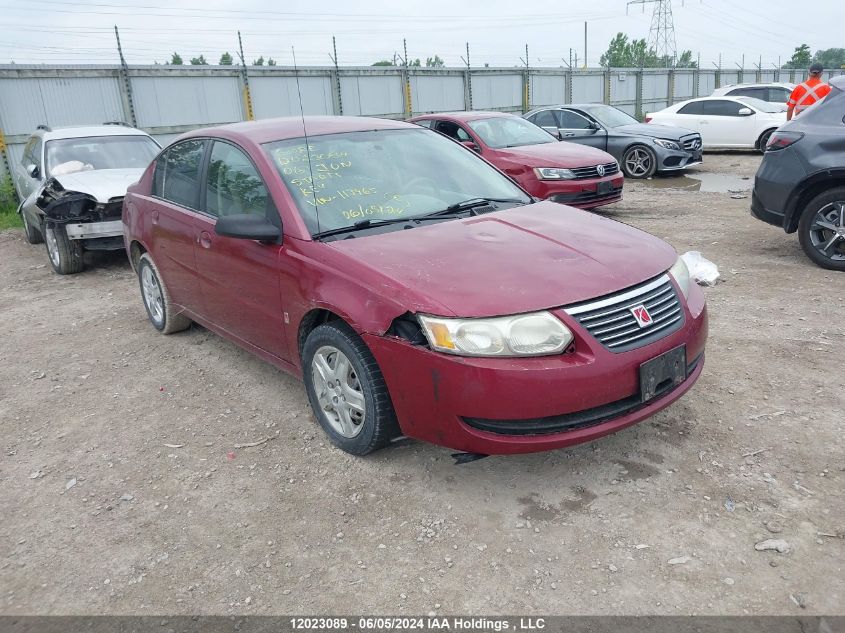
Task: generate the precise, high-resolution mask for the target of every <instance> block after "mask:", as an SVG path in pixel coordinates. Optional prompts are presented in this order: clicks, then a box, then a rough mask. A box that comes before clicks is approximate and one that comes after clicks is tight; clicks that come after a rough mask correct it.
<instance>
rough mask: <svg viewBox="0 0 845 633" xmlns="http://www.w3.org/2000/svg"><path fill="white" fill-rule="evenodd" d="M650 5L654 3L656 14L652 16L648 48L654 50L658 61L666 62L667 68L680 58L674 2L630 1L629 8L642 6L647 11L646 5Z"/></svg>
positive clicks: (662, 0) (659, 0)
mask: <svg viewBox="0 0 845 633" xmlns="http://www.w3.org/2000/svg"><path fill="white" fill-rule="evenodd" d="M649 3H654V12H653V13H652V14H651V30H649V32H648V47H649V48H650V49H654V52H655V53H656V54H657V57H658V59H660V60H661V61H663V62H665V64H666V65H667V66H669V65H672V64H674V63H675V60H676V59H677V56H678V46H677V44H676V43H675V22H674V20H673V19H672V2H671V0H629V2H628V6H629V7H630V6H631V5H632V4H641V5H643V11H645V5H646V4H649ZM626 10H627V9H626Z"/></svg>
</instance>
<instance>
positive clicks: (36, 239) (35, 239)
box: [21, 209, 44, 244]
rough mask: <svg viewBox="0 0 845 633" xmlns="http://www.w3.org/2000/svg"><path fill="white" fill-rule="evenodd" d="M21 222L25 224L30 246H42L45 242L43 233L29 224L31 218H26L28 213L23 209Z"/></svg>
mask: <svg viewBox="0 0 845 633" xmlns="http://www.w3.org/2000/svg"><path fill="white" fill-rule="evenodd" d="M21 221H22V222H23V232H24V235H25V236H26V241H27V242H29V243H30V244H40V243H41V242H43V241H44V236H42V235H41V231H39V230H38V229H36V228H35V227H34V226H32V225H31V224H30V223H29V218H27V217H26V211H24V210H23V209H21Z"/></svg>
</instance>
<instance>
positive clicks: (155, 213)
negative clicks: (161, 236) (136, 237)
mask: <svg viewBox="0 0 845 633" xmlns="http://www.w3.org/2000/svg"><path fill="white" fill-rule="evenodd" d="M150 216H152V219H153V224H158V209H153V212H152V213H151V214H150Z"/></svg>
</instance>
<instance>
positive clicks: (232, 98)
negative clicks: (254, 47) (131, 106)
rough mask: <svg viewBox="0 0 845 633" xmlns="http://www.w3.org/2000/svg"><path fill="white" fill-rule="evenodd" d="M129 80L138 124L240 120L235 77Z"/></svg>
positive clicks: (238, 96)
mask: <svg viewBox="0 0 845 633" xmlns="http://www.w3.org/2000/svg"><path fill="white" fill-rule="evenodd" d="M131 82H132V96H133V98H134V100H135V115H136V116H137V118H138V125H140V126H141V127H162V126H171V125H211V124H215V123H231V122H234V121H242V120H243V119H244V116H243V106H242V103H243V102H242V99H241V90H240V85H239V81H238V78H237V77H233V76H229V77H209V76H204V75H200V76H197V77H185V76H176V77H173V76H170V77H132V78H131Z"/></svg>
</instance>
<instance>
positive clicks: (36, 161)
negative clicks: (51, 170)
mask: <svg viewBox="0 0 845 633" xmlns="http://www.w3.org/2000/svg"><path fill="white" fill-rule="evenodd" d="M33 140H34V141H35V143H34V144H33V145H32V155H31V156H30V158H31V159H32V160H31V161H30V162H31V164H33V165H35V166H37V167H38V171H39V172H41V175H42V176H43V175H44V164H43V161H42V160H41V155H42V154H43V151H42V150H43V149H44V141H42V140H41V139H40V138H39V137H37V136H36V137H35V139H33Z"/></svg>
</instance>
